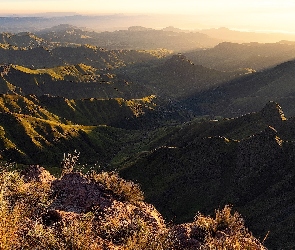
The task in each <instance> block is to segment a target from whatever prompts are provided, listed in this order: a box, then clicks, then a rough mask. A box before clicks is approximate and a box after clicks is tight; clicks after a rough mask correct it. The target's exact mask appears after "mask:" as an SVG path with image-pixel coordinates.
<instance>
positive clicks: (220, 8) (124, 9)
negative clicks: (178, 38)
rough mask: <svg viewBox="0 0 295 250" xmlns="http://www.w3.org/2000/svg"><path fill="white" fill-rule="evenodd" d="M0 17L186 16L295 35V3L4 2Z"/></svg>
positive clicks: (215, 23)
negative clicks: (45, 14) (58, 14)
mask: <svg viewBox="0 0 295 250" xmlns="http://www.w3.org/2000/svg"><path fill="white" fill-rule="evenodd" d="M0 3H1V9H0V14H1V15H5V14H21V13H24V14H25V13H40V12H77V13H80V14H102V13H109V14H111V13H125V14H130V13H133V14H135V13H139V14H142V13H150V14H151V13H156V14H185V15H187V16H190V20H191V19H192V18H193V19H194V22H195V23H199V24H202V25H207V26H208V27H209V26H215V27H220V26H226V27H231V28H237V29H248V30H274V31H276V30H280V31H289V32H294V33H295V0H269V1H266V0H105V1H101V0H0Z"/></svg>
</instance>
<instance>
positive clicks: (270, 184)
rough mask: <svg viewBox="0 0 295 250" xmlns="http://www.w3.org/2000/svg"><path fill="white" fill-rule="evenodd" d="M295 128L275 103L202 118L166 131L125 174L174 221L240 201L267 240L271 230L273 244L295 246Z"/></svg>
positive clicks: (239, 205)
mask: <svg viewBox="0 0 295 250" xmlns="http://www.w3.org/2000/svg"><path fill="white" fill-rule="evenodd" d="M293 128H294V121H293V119H290V120H286V118H285V117H284V116H283V113H282V111H281V109H280V107H279V106H278V105H277V104H275V103H269V104H268V105H267V106H266V107H265V108H264V109H263V110H261V111H260V112H258V113H253V114H248V115H245V116H242V117H239V118H236V119H221V120H219V121H215V120H214V121H213V120H196V121H193V122H191V123H187V124H186V125H182V126H178V127H175V128H171V129H162V130H161V133H160V130H159V134H157V135H156V137H155V139H154V149H153V150H150V151H142V152H139V153H138V154H137V155H135V156H134V157H132V158H130V159H128V160H126V161H125V162H123V163H122V168H121V169H120V173H121V174H122V176H123V177H124V178H127V179H131V180H137V181H138V182H139V183H140V184H141V186H142V189H143V191H144V192H145V196H146V199H147V201H148V202H151V203H152V204H154V205H155V206H156V207H157V208H158V209H159V211H160V212H161V213H162V214H163V216H164V217H165V218H167V219H168V220H173V221H176V222H184V221H188V220H189V217H190V216H192V215H193V214H194V213H195V212H196V211H201V212H205V213H212V212H213V210H214V208H215V207H218V206H223V205H224V204H232V205H233V206H234V207H236V208H238V209H239V210H240V211H243V214H244V215H245V216H246V218H247V223H248V224H247V225H248V226H249V227H251V228H252V230H253V232H254V233H255V235H258V236H259V237H260V238H261V239H262V238H264V236H265V235H266V234H267V232H268V231H270V234H269V236H268V239H267V241H266V242H265V243H266V246H270V248H271V249H277V248H281V247H284V248H287V249H289V248H292V247H294V244H293V243H292V242H293V241H292V238H293V237H294V234H293V233H292V230H293V228H294V227H293V226H294V225H293V222H294V215H293V213H289V212H288V211H290V209H292V207H293V205H292V204H293V203H292V201H293V200H294V198H295V197H294V194H293V193H294V192H292V190H293V179H294V171H293V169H294V150H295V144H294V139H295V134H294V131H293ZM265 213H269V215H265ZM292 221H293V222H292Z"/></svg>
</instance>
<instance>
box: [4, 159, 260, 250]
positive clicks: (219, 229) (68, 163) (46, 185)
mask: <svg viewBox="0 0 295 250" xmlns="http://www.w3.org/2000/svg"><path fill="white" fill-rule="evenodd" d="M78 156H79V155H68V156H66V157H65V159H64V161H63V164H62V166H63V171H62V174H61V176H60V177H58V178H55V177H54V176H52V175H51V174H50V173H49V172H47V171H46V170H45V169H43V168H42V167H40V166H30V167H29V168H27V169H25V170H22V171H16V170H10V169H9V167H8V166H7V164H3V166H2V167H1V173H0V185H1V186H0V216H1V221H0V249H265V248H264V247H263V246H262V244H261V243H260V242H259V241H258V240H257V239H255V238H254V237H253V236H252V234H251V233H250V232H249V231H248V230H247V229H246V228H245V226H244V221H243V219H242V218H241V216H240V215H239V214H238V213H237V212H235V213H232V211H231V207H229V206H225V208H224V209H222V210H217V211H216V214H215V218H212V217H210V216H204V215H202V214H200V213H198V214H197V215H196V217H195V220H194V222H192V223H186V224H180V225H172V224H167V223H165V221H164V220H163V218H162V216H161V215H160V214H159V212H158V211H157V210H156V209H155V208H154V207H153V206H152V205H149V204H147V203H145V202H144V201H143V199H144V196H143V193H142V191H141V190H140V188H139V186H138V185H137V184H134V183H133V182H129V181H125V180H124V179H122V178H120V177H119V176H118V174H117V173H115V172H101V173H96V172H89V173H87V174H82V173H81V172H76V171H74V165H75V163H76V161H77V159H78Z"/></svg>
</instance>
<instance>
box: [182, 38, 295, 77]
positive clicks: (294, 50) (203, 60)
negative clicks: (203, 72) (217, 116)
mask: <svg viewBox="0 0 295 250" xmlns="http://www.w3.org/2000/svg"><path fill="white" fill-rule="evenodd" d="M185 55H186V56H187V57H188V58H189V59H190V60H191V61H192V62H194V63H196V64H200V65H203V66H204V67H208V68H212V69H216V70H221V71H234V70H241V69H245V68H247V69H249V70H255V71H259V70H264V69H267V68H269V67H274V66H276V65H278V64H280V63H283V62H285V61H288V60H292V59H294V58H295V44H294V42H288V41H281V42H277V43H242V44H239V43H229V42H224V43H220V44H218V45H217V46H215V47H214V48H210V49H207V50H196V51H191V52H187V53H185Z"/></svg>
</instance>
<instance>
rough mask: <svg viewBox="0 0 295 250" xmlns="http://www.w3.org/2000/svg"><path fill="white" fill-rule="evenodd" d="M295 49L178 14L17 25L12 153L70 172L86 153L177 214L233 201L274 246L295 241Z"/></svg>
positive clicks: (1, 113)
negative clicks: (182, 26)
mask: <svg viewBox="0 0 295 250" xmlns="http://www.w3.org/2000/svg"><path fill="white" fill-rule="evenodd" d="M167 37H170V38H169V39H170V40H169V42H167V43H165V42H163V41H165V39H167ZM123 38H124V39H125V41H126V43H124V40H122V39H123ZM100 39H101V40H100ZM108 39H109V41H110V42H109V44H108V45H107V44H104V42H105V41H107V40H108ZM140 39H141V40H140ZM153 39H154V40H153ZM189 39H191V40H190V41H189ZM143 40H144V41H145V42H146V44H145V43H144V42H142V41H143ZM178 42H179V43H178ZM219 42H220V43H219ZM116 43H117V44H116ZM103 45H105V46H106V48H102V47H100V46H103ZM138 45H140V46H142V47H140V48H139V47H138ZM158 45H161V46H160V47H161V48H159V47H157V46H158ZM165 45H166V47H165ZM120 46H121V47H120ZM124 46H125V47H124ZM162 46H163V47H162ZM171 46H174V47H171ZM122 48H124V49H122ZM196 48H197V49H196ZM294 48H295V47H294V44H293V43H292V42H288V41H282V42H277V43H269V44H261V43H241V44H238V43H233V42H222V41H219V40H218V39H212V38H210V37H209V36H207V35H203V34H200V33H191V32H182V31H179V30H177V29H175V28H172V27H169V28H167V29H164V30H153V29H150V28H145V27H141V26H133V27H130V28H129V29H128V30H124V31H123V30H121V31H115V32H103V33H96V32H89V31H83V30H82V29H78V28H76V27H72V26H70V25H60V26H57V27H53V28H52V29H46V30H43V31H39V32H36V33H34V34H33V33H18V34H12V33H3V34H1V39H0V65H1V66H0V160H1V162H4V163H5V164H6V163H7V162H8V163H9V162H10V163H11V162H15V163H16V165H18V167H19V168H22V167H24V165H30V164H42V165H44V166H45V167H46V168H48V169H49V170H50V171H51V172H52V173H54V174H58V173H59V172H60V171H61V168H60V161H61V160H62V159H63V156H64V155H65V153H68V152H80V165H81V167H84V168H86V170H89V169H90V168H93V169H96V170H98V171H101V170H102V169H103V170H108V171H113V170H116V171H117V172H118V173H119V174H120V175H121V176H122V177H124V178H125V179H128V180H132V181H134V182H138V183H139V184H140V186H141V188H142V190H143V191H144V194H145V198H146V200H147V202H149V203H151V204H153V205H154V206H155V207H156V208H157V210H158V211H159V212H160V213H161V214H162V215H163V216H164V218H165V219H166V220H167V221H172V222H173V223H174V222H175V223H186V222H189V221H190V220H191V218H192V217H193V216H194V215H195V214H196V213H197V212H198V211H201V212H202V213H207V214H213V213H214V209H216V208H218V207H224V206H225V205H226V204H232V206H233V207H234V208H236V209H237V210H238V211H240V212H241V214H242V215H243V217H244V218H245V221H246V222H245V223H246V226H247V227H249V228H250V229H251V231H252V232H253V234H254V235H255V236H256V237H258V238H259V239H261V240H263V241H265V245H266V246H267V247H269V248H270V249H291V248H294V247H295V245H294V240H293V239H294V233H293V228H294V223H293V222H294V216H295V211H294V204H293V203H294V198H295V197H294V194H293V193H294V188H293V187H294V180H295V179H294V170H293V169H294V151H295V145H294V141H295V132H294V125H295V124H294V122H295V119H294V118H292V116H295V104H294V101H293V100H294V96H293V94H294V93H295V91H294V87H293V85H294V86H295V83H294V79H293V78H294V77H293V75H294V74H293V72H294V67H295V61H294V55H295V49H294ZM190 49H191V51H188V50H190ZM179 51H181V52H183V53H176V52H179ZM280 105H281V106H280ZM268 231H269V233H268ZM266 235H267V237H266V238H265V236H266ZM264 238H265V240H264Z"/></svg>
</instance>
